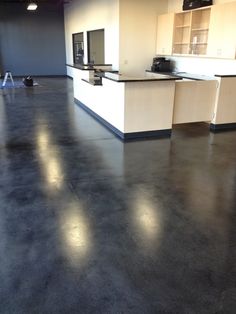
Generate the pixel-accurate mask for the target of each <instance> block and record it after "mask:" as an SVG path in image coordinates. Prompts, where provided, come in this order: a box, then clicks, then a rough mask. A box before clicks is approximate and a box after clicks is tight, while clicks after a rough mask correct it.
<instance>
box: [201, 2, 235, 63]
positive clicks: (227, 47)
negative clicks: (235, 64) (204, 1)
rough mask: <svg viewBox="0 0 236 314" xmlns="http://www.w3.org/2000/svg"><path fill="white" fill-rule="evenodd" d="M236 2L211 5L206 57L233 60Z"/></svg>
mask: <svg viewBox="0 0 236 314" xmlns="http://www.w3.org/2000/svg"><path fill="white" fill-rule="evenodd" d="M235 54H236V1H235V2H229V3H224V4H217V5H213V6H212V9H211V18H210V26H209V37H208V48H207V56H208V57H215V58H228V59H235Z"/></svg>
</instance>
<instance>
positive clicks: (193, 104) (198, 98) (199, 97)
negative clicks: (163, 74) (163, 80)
mask: <svg viewBox="0 0 236 314" xmlns="http://www.w3.org/2000/svg"><path fill="white" fill-rule="evenodd" d="M216 89H217V81H215V80H209V81H193V80H182V81H176V85H175V100H174V112H173V124H179V123H190V122H207V121H211V120H212V118H213V111H214V106H215V97H216Z"/></svg>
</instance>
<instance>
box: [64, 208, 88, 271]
mask: <svg viewBox="0 0 236 314" xmlns="http://www.w3.org/2000/svg"><path fill="white" fill-rule="evenodd" d="M60 224H61V230H62V236H63V239H64V241H63V243H64V244H63V245H64V246H65V247H64V249H65V252H66V254H67V257H68V259H69V260H70V262H71V263H72V264H73V265H74V266H76V265H77V263H79V262H81V260H82V259H83V258H86V257H87V255H88V254H89V252H90V250H91V230H90V227H89V222H88V219H87V217H86V216H85V214H84V212H83V208H81V205H80V204H79V203H74V204H72V205H70V206H69V208H66V210H65V211H63V214H62V216H61V220H60ZM78 266H79V264H78Z"/></svg>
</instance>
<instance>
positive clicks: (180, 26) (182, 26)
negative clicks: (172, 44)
mask: <svg viewBox="0 0 236 314" xmlns="http://www.w3.org/2000/svg"><path fill="white" fill-rule="evenodd" d="M185 27H190V25H177V26H176V28H185Z"/></svg>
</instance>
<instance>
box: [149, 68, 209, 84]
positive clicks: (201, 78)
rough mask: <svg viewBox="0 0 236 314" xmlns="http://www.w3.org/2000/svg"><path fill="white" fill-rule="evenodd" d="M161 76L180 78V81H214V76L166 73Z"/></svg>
mask: <svg viewBox="0 0 236 314" xmlns="http://www.w3.org/2000/svg"><path fill="white" fill-rule="evenodd" d="M146 72H150V73H153V74H159V72H153V71H151V70H146ZM163 74H167V75H172V76H176V77H180V78H182V79H190V80H195V81H208V80H214V79H215V78H214V76H207V75H200V74H194V73H187V72H168V73H164V72H163Z"/></svg>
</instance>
